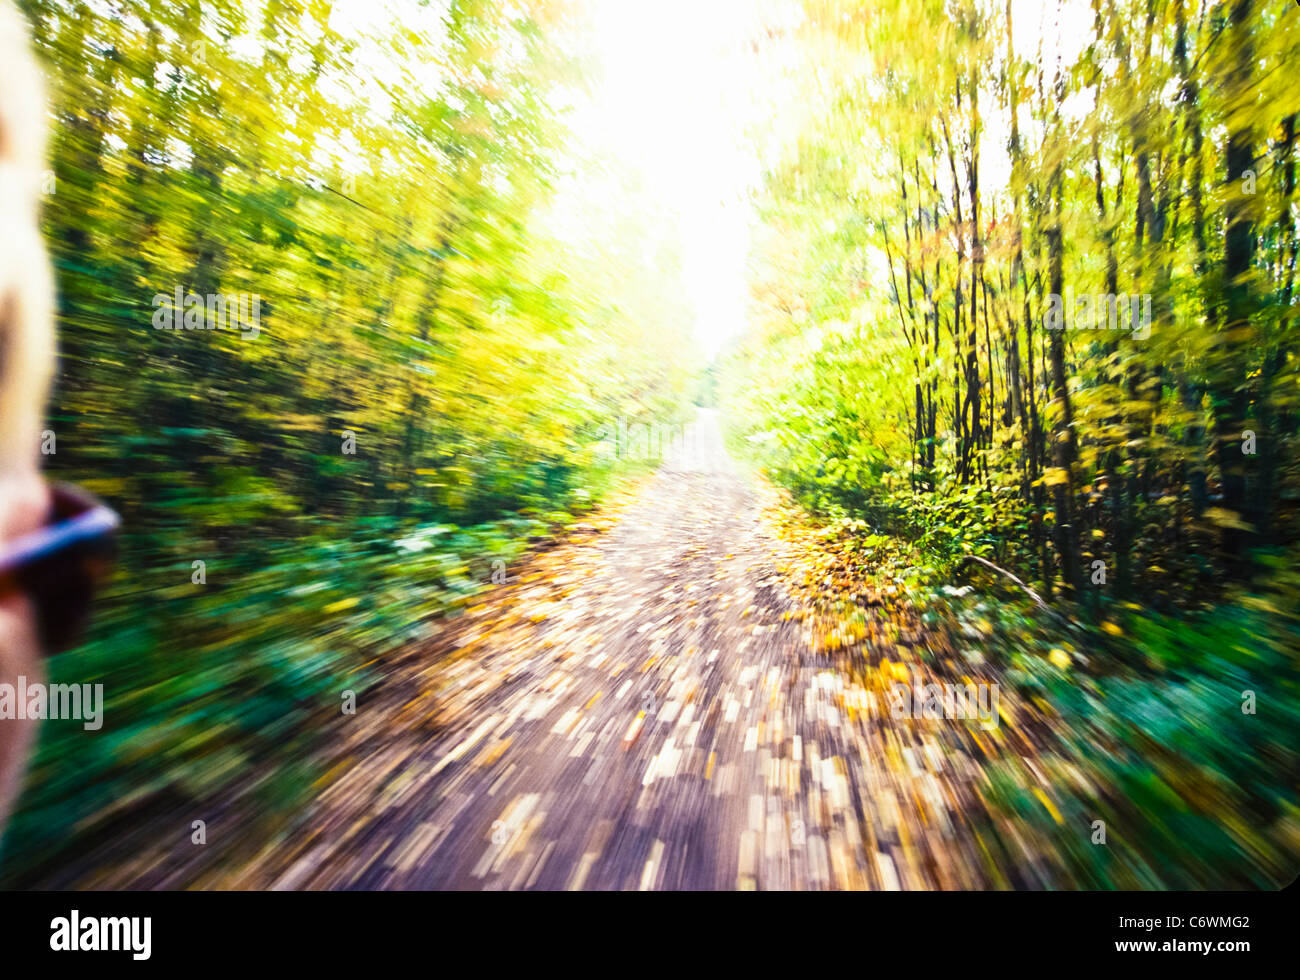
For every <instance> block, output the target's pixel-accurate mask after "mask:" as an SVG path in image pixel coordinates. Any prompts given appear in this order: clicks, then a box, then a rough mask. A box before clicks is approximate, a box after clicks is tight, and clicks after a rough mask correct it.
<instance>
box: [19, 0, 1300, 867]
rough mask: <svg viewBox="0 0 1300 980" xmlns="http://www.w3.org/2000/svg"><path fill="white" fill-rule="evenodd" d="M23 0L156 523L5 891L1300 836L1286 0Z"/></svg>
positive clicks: (82, 479)
mask: <svg viewBox="0 0 1300 980" xmlns="http://www.w3.org/2000/svg"><path fill="white" fill-rule="evenodd" d="M0 2H5V0H0ZM19 6H20V9H21V10H22V12H23V14H24V15H25V16H26V18H27V20H28V22H29V24H30V26H31V33H32V37H33V46H34V51H35V54H36V56H37V57H38V58H39V59H40V61H41V62H42V64H43V66H44V68H45V72H46V75H47V77H48V86H49V97H50V111H49V122H50V126H49V129H50V133H51V149H50V158H49V166H48V170H46V171H45V173H44V175H43V188H42V190H43V192H44V197H45V205H44V209H43V212H42V229H41V230H42V232H43V234H44V237H45V240H46V242H47V244H48V248H49V250H50V253H51V255H52V258H53V262H54V268H55V273H56V277H57V283H58V296H59V299H58V307H57V317H56V320H57V331H58V339H59V347H60V360H59V369H58V374H57V378H56V382H55V390H54V392H53V395H52V398H51V404H50V408H49V413H48V415H47V417H46V420H45V423H44V425H45V429H44V431H43V432H42V440H41V451H42V453H43V456H42V460H43V465H44V466H45V468H46V471H47V474H48V475H49V476H51V477H57V478H62V479H68V480H72V481H75V482H79V483H82V484H84V485H85V486H86V487H87V488H88V489H89V490H90V491H92V492H93V493H95V494H98V495H99V496H101V497H103V498H104V499H105V500H106V501H108V502H109V503H110V504H111V505H112V506H113V507H114V508H115V509H116V510H118V511H119V512H120V514H121V515H122V518H123V528H124V535H123V540H122V548H121V556H120V562H119V566H118V569H117V571H116V573H115V577H114V578H113V580H112V581H111V583H109V587H108V589H107V590H106V593H105V594H104V595H103V597H102V601H100V602H99V603H98V605H97V607H96V610H95V617H96V618H95V623H94V625H93V628H92V632H91V634H90V635H89V637H88V639H87V641H86V643H85V644H84V645H82V646H81V647H79V648H78V649H75V650H73V651H70V652H68V653H65V654H60V655H59V656H57V657H54V658H53V659H52V660H51V664H50V666H51V676H50V677H49V678H48V680H49V683H50V684H51V685H53V684H65V685H78V686H80V687H79V689H85V688H87V686H89V689H93V690H99V689H101V688H100V687H99V686H100V685H102V691H103V702H102V712H101V716H102V717H101V718H100V720H102V727H100V728H99V729H98V730H95V731H87V730H86V729H85V727H84V726H83V725H82V724H81V723H75V722H71V721H68V720H66V719H62V718H59V719H55V718H48V717H47V718H46V719H45V720H44V721H43V722H42V727H41V734H40V747H39V752H38V754H37V756H36V758H35V759H34V761H33V764H32V767H31V770H30V774H29V777H28V782H27V785H26V788H25V790H24V793H23V795H22V797H21V798H20V799H19V801H18V803H17V806H16V809H15V811H14V816H13V819H12V821H11V822H10V824H9V826H8V827H7V829H6V830H5V836H4V839H3V842H2V846H3V850H2V851H0V884H3V885H4V886H8V887H19V888H26V887H46V888H50V887H55V888H57V887H72V888H106V887H129V888H281V889H306V888H428V887H436V888H448V889H529V888H534V889H673V888H692V889H696V888H698V889H747V888H755V889H782V888H791V889H832V888H835V889H840V888H844V889H853V888H873V889H925V888H934V889H981V888H1026V889H1035V888H1151V889H1158V888H1205V887H1214V888H1269V887H1276V886H1277V885H1279V884H1281V883H1284V882H1288V881H1290V880H1291V879H1292V878H1294V875H1295V872H1296V867H1297V857H1298V856H1300V806H1298V805H1297V786H1298V785H1300V744H1298V742H1300V571H1298V570H1297V569H1300V563H1297V562H1296V561H1295V558H1296V554H1297V549H1296V545H1297V541H1298V540H1300V505H1298V502H1300V452H1297V448H1298V447H1297V433H1298V432H1300V367H1298V362H1297V361H1296V359H1295V358H1294V356H1293V355H1292V353H1291V351H1292V350H1293V348H1294V344H1295V341H1296V339H1297V338H1296V329H1297V328H1296V315H1295V313H1296V305H1297V304H1296V299H1295V295H1294V293H1295V290H1294V275H1295V268H1296V264H1297V255H1298V254H1300V234H1298V233H1297V232H1298V228H1297V214H1298V213H1300V211H1297V208H1296V203H1297V181H1296V172H1295V171H1296V163H1295V158H1294V143H1295V140H1296V129H1297V126H1296V123H1297V119H1300V90H1297V89H1296V87H1295V86H1294V84H1293V81H1292V79H1293V74H1294V73H1293V72H1290V73H1288V71H1287V70H1286V66H1287V65H1294V64H1295V63H1296V59H1297V57H1300V12H1298V11H1295V10H1293V9H1288V10H1287V11H1286V13H1285V15H1284V14H1283V13H1282V12H1281V10H1282V7H1283V6H1287V7H1288V8H1290V5H1289V4H1288V5H1283V4H1280V3H1273V4H1271V5H1264V4H1262V3H1255V2H1251V0H1236V2H1234V3H1233V4H1230V5H1224V4H1217V3H1211V2H1209V0H1170V2H1169V3H1164V4H1156V5H1152V4H1149V3H1148V2H1147V0H1116V2H1114V3H1111V2H1109V0H1107V2H1106V3H1104V4H1103V3H1095V4H1092V3H1088V2H1085V0H1062V2H1061V3H1059V4H1056V5H1040V4H1037V3H1024V2H1021V0H1011V2H1008V3H1003V2H991V0H882V2H877V0H871V2H866V0H761V2H757V0H756V2H753V3H750V2H747V0H718V2H717V3H716V4H696V3H693V2H687V0H671V2H665V3H663V4H642V3H637V2H635V0H572V2H566V0H431V2H417V0H409V2H403V0H333V2H332V0H247V2H238V0H189V2H186V3H179V2H168V0H115V2H109V0H20V2H19ZM634 8H635V9H634ZM697 8H699V9H698V10H697ZM706 8H707V9H706ZM602 65H603V69H602V67H601V66H602ZM0 84H2V83H0ZM7 244H8V243H0V247H5V246H6V245H7ZM0 274H4V273H3V271H2V270H0ZM1063 295H1064V296H1068V297H1071V303H1073V299H1074V298H1075V297H1086V298H1088V302H1089V303H1090V304H1093V305H1091V306H1088V307H1087V316H1086V317H1084V316H1083V314H1082V312H1081V311H1079V310H1076V309H1066V310H1064V311H1063V312H1062V311H1061V310H1059V309H1053V307H1052V301H1051V297H1056V298H1057V301H1058V306H1059V298H1060V297H1061V296H1063ZM1116 296H1134V297H1139V296H1141V297H1148V298H1149V299H1150V301H1151V302H1150V310H1149V317H1150V320H1149V328H1148V325H1147V324H1145V322H1144V329H1143V330H1141V331H1138V330H1125V331H1120V330H1113V331H1098V330H1094V329H1089V327H1090V326H1091V325H1093V324H1095V323H1097V322H1100V321H1099V320H1095V319H1094V318H1093V314H1094V313H1097V314H1098V316H1100V313H1099V311H1100V308H1101V303H1100V302H1094V300H1095V298H1097V297H1101V298H1102V300H1103V301H1104V299H1105V298H1106V297H1111V298H1112V299H1113V298H1114V297H1116ZM1144 309H1145V307H1144ZM1049 312H1052V313H1053V315H1056V314H1060V320H1059V322H1049V318H1048V314H1049ZM1058 327H1059V329H1057V328H1058ZM678 434H680V435H681V436H682V438H680V439H679V438H678ZM900 691H903V692H907V697H908V702H907V703H906V704H904V705H903V706H902V707H901V710H900V706H899V704H898V701H897V699H898V697H899V692H900ZM934 692H938V693H934ZM952 692H969V693H970V695H971V696H972V697H974V696H975V695H978V698H976V700H975V701H973V702H972V704H973V705H975V706H976V707H977V708H978V709H979V710H975V709H974V708H973V709H972V711H971V712H965V713H964V712H962V711H961V710H959V709H958V708H957V707H956V702H955V701H954V699H953V696H952ZM17 717H19V715H18V713H17V711H15V712H14V713H13V714H12V716H10V715H9V714H8V713H7V710H6V708H5V704H4V702H3V701H0V725H7V724H11V723H13V719H14V718H17Z"/></svg>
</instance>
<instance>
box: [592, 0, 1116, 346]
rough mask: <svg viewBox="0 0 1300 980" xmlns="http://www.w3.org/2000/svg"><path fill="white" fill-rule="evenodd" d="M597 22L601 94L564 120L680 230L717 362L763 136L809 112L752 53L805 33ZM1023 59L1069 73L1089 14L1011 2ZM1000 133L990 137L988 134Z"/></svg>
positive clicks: (745, 244)
mask: <svg viewBox="0 0 1300 980" xmlns="http://www.w3.org/2000/svg"><path fill="white" fill-rule="evenodd" d="M588 2H589V3H590V4H591V6H592V9H593V15H594V16H593V22H594V29H595V34H596V50H597V52H598V57H599V59H600V62H601V65H600V68H601V71H602V75H601V77H602V79H603V82H602V84H601V85H600V86H599V87H598V88H597V89H596V91H595V92H594V94H593V100H592V102H591V104H589V105H586V106H583V107H581V108H580V109H579V111H578V112H577V113H576V114H575V115H574V117H573V118H572V119H571V120H570V121H571V123H572V125H573V126H574V128H575V129H576V130H577V132H578V133H579V134H580V135H581V136H582V138H583V139H584V140H586V141H589V142H590V143H592V144H593V145H597V146H603V147H605V148H606V149H607V150H608V151H609V152H611V153H613V154H614V155H615V156H617V157H618V158H620V159H621V160H622V161H623V162H624V163H625V164H627V165H628V166H629V167H632V168H635V169H637V170H639V171H640V172H641V173H642V174H643V176H644V179H645V183H646V185H647V187H648V188H649V189H650V190H651V192H652V193H653V194H654V195H656V196H657V197H658V198H660V200H661V202H662V206H663V208H664V209H665V211H666V212H667V213H669V214H673V215H675V216H676V220H677V221H678V222H679V224H678V229H677V230H678V231H679V233H680V235H681V237H682V243H683V253H682V254H683V261H684V265H685V275H686V279H687V288H688V289H689V290H690V293H691V298H692V300H693V304H694V307H695V312H696V324H695V329H696V334H697V336H698V338H699V341H700V344H701V347H702V348H703V349H704V350H705V352H706V353H708V354H714V353H716V352H717V351H718V350H719V349H720V348H721V347H722V345H723V344H725V342H726V341H727V339H728V338H730V337H732V336H734V335H735V334H737V333H738V332H740V331H741V330H742V329H743V327H744V324H745V315H746V307H747V294H748V286H747V279H746V267H747V261H748V256H749V248H750V237H751V230H752V225H751V221H752V218H751V208H750V205H749V195H750V192H751V191H752V190H753V189H755V188H756V187H757V185H758V182H759V180H760V178H761V174H762V163H761V161H760V159H759V152H758V149H757V145H756V143H755V141H754V139H752V138H751V137H752V135H753V129H754V127H755V126H761V125H770V124H772V123H773V122H777V121H779V120H778V119H777V117H780V116H783V115H789V114H795V113H798V112H800V111H802V109H803V108H804V107H802V106H800V105H798V104H795V103H794V102H793V101H792V100H793V99H794V98H796V95H795V93H794V92H793V91H792V90H791V86H790V85H789V84H788V81H787V79H785V78H783V77H782V68H784V67H786V66H788V65H789V64H791V63H792V61H791V60H790V59H793V58H796V57H797V53H796V52H794V51H789V52H785V53H784V54H785V55H788V57H784V56H783V53H782V52H781V51H780V50H774V48H779V44H778V45H773V44H771V43H763V44H760V45H759V46H758V49H759V50H758V51H755V47H754V45H753V44H752V43H751V42H752V41H753V39H755V38H756V37H762V35H763V31H764V29H765V28H769V27H778V28H779V27H788V26H791V25H792V24H795V23H797V22H798V20H799V18H800V16H801V14H800V5H799V4H797V3H796V2H794V0H789V2H784V0H656V2H654V3H640V2H635V0H588ZM1012 11H1013V13H1012V21H1013V26H1014V32H1015V38H1014V41H1015V45H1016V48H1017V53H1018V54H1019V55H1020V56H1021V57H1030V58H1032V57H1033V56H1034V53H1035V51H1036V49H1037V48H1038V45H1039V43H1040V39H1041V41H1042V46H1043V52H1044V60H1045V62H1046V63H1047V64H1048V65H1049V66H1050V65H1052V64H1054V62H1055V60H1056V57H1057V54H1058V51H1059V53H1060V55H1061V57H1062V58H1063V59H1064V60H1065V61H1066V63H1068V62H1069V61H1070V60H1071V59H1072V58H1073V57H1074V56H1075V55H1076V54H1077V52H1078V50H1079V47H1080V45H1082V44H1083V43H1086V41H1087V39H1088V37H1089V35H1090V32H1091V22H1092V14H1091V12H1090V10H1089V9H1088V5H1087V3H1086V2H1085V0H1067V2H1065V3H1062V4H1061V5H1060V6H1059V7H1058V6H1057V5H1056V4H1053V3H1049V2H1046V0H1013V3H1012ZM990 128H991V130H992V127H990ZM1004 140H1005V132H996V131H990V132H989V133H988V134H987V136H986V141H987V143H988V146H987V147H986V148H985V147H982V155H983V159H984V165H985V168H986V180H989V179H991V184H990V186H996V184H997V183H998V182H999V178H1002V179H1005V174H1004V173H999V172H998V171H999V170H1006V169H1007V168H1006V167H999V166H998V163H999V160H998V158H999V157H1004V156H1005V153H1004V152H1003V151H1002V147H1001V144H1002V143H1003V141H1004Z"/></svg>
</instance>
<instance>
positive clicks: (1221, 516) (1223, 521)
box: [1202, 507, 1253, 531]
mask: <svg viewBox="0 0 1300 980" xmlns="http://www.w3.org/2000/svg"><path fill="white" fill-rule="evenodd" d="M1202 516H1203V517H1204V518H1205V519H1206V520H1207V521H1209V522H1210V523H1212V524H1217V525H1218V526H1219V527H1230V528H1234V529H1236V530H1238V531H1250V530H1253V528H1252V527H1251V526H1250V525H1249V524H1247V523H1246V522H1245V521H1243V520H1242V519H1241V515H1240V514H1238V513H1237V512H1236V511H1235V510H1227V509H1225V508H1223V507H1207V508H1206V509H1205V511H1204V513H1203V515H1202Z"/></svg>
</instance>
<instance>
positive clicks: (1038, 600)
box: [957, 555, 1067, 622]
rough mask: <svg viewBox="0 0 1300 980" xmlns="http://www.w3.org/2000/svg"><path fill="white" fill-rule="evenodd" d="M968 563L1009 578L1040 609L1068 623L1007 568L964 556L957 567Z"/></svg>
mask: <svg viewBox="0 0 1300 980" xmlns="http://www.w3.org/2000/svg"><path fill="white" fill-rule="evenodd" d="M968 561H973V562H978V563H979V564H981V565H983V566H984V567H985V568H991V569H993V571H995V572H998V573H999V574H1002V575H1005V576H1006V577H1007V578H1009V579H1011V581H1013V582H1015V583H1016V585H1018V586H1020V587H1021V588H1022V589H1024V590H1025V592H1026V593H1028V595H1029V598H1031V599H1033V600H1034V602H1036V603H1037V604H1038V606H1039V607H1040V608H1042V609H1044V610H1046V611H1047V612H1048V613H1050V614H1051V615H1052V616H1054V617H1056V618H1057V619H1058V620H1060V621H1061V622H1067V620H1066V619H1065V617H1064V616H1062V615H1061V614H1060V613H1059V612H1057V611H1056V610H1055V609H1053V608H1052V607H1051V606H1049V605H1048V604H1047V603H1045V602H1044V601H1043V597H1042V596H1040V595H1039V594H1038V593H1037V592H1035V591H1034V590H1033V589H1031V588H1030V587H1029V586H1027V585H1026V584H1025V583H1024V582H1022V581H1020V579H1019V578H1017V577H1016V576H1015V575H1013V574H1012V573H1011V572H1008V571H1007V570H1006V569H1005V568H999V567H998V566H997V565H995V564H993V562H991V561H989V560H988V559H987V558H980V557H979V556H978V555H963V556H962V559H961V561H959V562H958V563H957V567H958V568H961V567H962V566H963V565H965V564H966V563H967V562H968Z"/></svg>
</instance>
